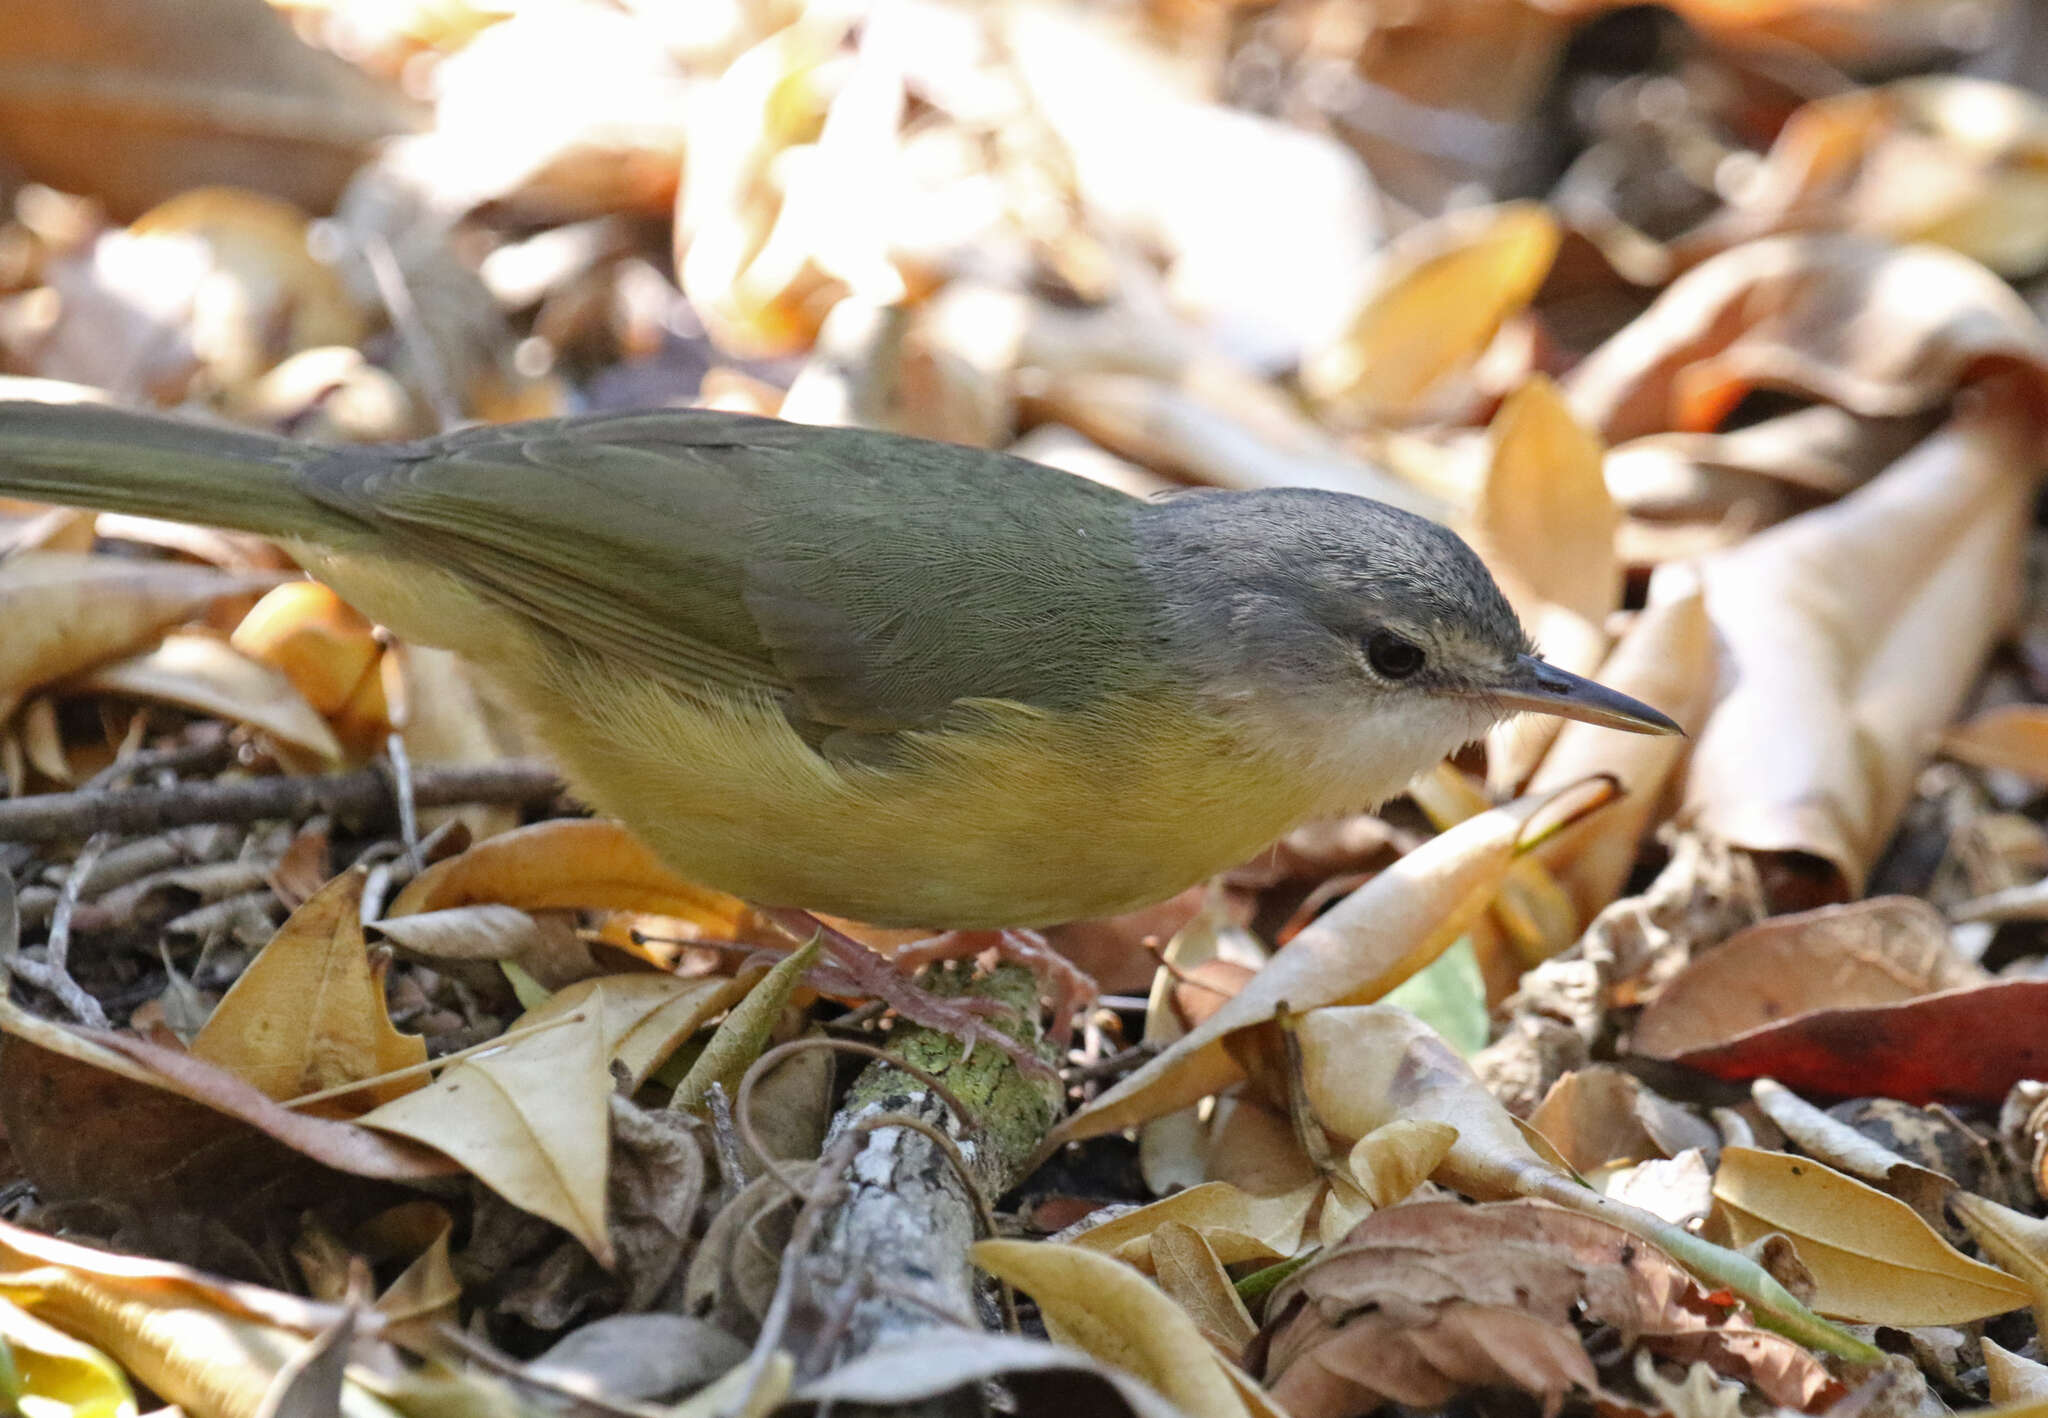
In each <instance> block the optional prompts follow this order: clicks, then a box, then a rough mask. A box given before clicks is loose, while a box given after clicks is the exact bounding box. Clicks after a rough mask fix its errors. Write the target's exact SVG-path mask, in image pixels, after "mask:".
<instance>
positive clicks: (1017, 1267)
mask: <svg viewBox="0 0 2048 1418" xmlns="http://www.w3.org/2000/svg"><path fill="white" fill-rule="evenodd" d="M968 1254H969V1255H970V1256H971V1257H972V1258H973V1260H974V1263H975V1264H976V1265H978V1266H980V1267H981V1268H982V1269H983V1270H985V1271H987V1272H988V1273H989V1274H991V1275H993V1276H995V1277H996V1278H997V1279H998V1280H1004V1281H1007V1282H1009V1283H1010V1284H1012V1285H1014V1286H1016V1287H1017V1288H1018V1289H1020V1290H1022V1291H1024V1292H1025V1293H1027V1294H1029V1295H1030V1296H1031V1298H1032V1299H1033V1300H1036V1301H1037V1302H1038V1308H1039V1312H1040V1313H1041V1314H1042V1315H1043V1316H1044V1317H1045V1327H1046V1333H1047V1334H1048V1335H1050V1336H1051V1338H1052V1340H1053V1342H1054V1343H1056V1344H1070V1345H1072V1346H1073V1347H1074V1348H1076V1349H1079V1350H1081V1351H1082V1352H1083V1353H1087V1354H1092V1355H1093V1356H1094V1357H1096V1358H1097V1359H1100V1360H1101V1361H1102V1362H1103V1363H1105V1364H1108V1365H1111V1366H1112V1367H1114V1368H1118V1369H1121V1370H1123V1371H1124V1372H1125V1373H1129V1374H1134V1375H1136V1376H1137V1377H1138V1378H1140V1379H1143V1380H1144V1381H1145V1382H1146V1383H1148V1384H1150V1385H1151V1386H1152V1387H1153V1388H1155V1389H1157V1390H1158V1391H1159V1393H1160V1394H1161V1396H1163V1397H1164V1398H1165V1399H1166V1400H1167V1401H1168V1402H1170V1403H1172V1404H1174V1405H1175V1406H1176V1407H1177V1408H1179V1409H1180V1410H1181V1411H1183V1412H1184V1413H1186V1414H1188V1415H1189V1418H1246V1416H1247V1415H1248V1414H1250V1413H1251V1412H1252V1410H1251V1409H1250V1408H1249V1407H1248V1406H1247V1405H1246V1403H1245V1401H1244V1398H1243V1397H1242V1396H1241V1394H1240V1390H1239V1387H1238V1385H1237V1384H1236V1383H1235V1382H1233V1381H1232V1379H1231V1378H1230V1376H1229V1374H1228V1372H1227V1370H1228V1368H1229V1366H1228V1365H1226V1364H1225V1363H1224V1362H1223V1361H1222V1360H1220V1359H1218V1358H1217V1357H1216V1355H1215V1352H1214V1351H1213V1350H1211V1349H1210V1347H1209V1344H1208V1342H1207V1341H1206V1340H1204V1339H1203V1338H1202V1334H1201V1331H1200V1330H1198V1329H1196V1328H1195V1325H1194V1321H1192V1320H1191V1319H1189V1318H1188V1316H1187V1315H1186V1314H1185V1313H1183V1312H1182V1310H1181V1308H1180V1307H1179V1306H1178V1305H1176V1304H1174V1303H1173V1301H1171V1300H1169V1299H1168V1298H1167V1297H1166V1296H1165V1294H1164V1293H1162V1292H1161V1291H1160V1289H1159V1288H1158V1287H1157V1286H1156V1285H1154V1284H1153V1283H1152V1282H1151V1281H1149V1280H1147V1279H1146V1278H1145V1277H1144V1276H1142V1275H1140V1274H1138V1272H1137V1271H1135V1270H1133V1269H1131V1268H1130V1267H1129V1266H1127V1265H1124V1264H1122V1263H1120V1262H1118V1261H1114V1260H1111V1259H1109V1257H1107V1256H1104V1255H1099V1254H1097V1253H1096V1252H1094V1251H1091V1250H1085V1249H1083V1248H1081V1247H1079V1246H1062V1245H1057V1244H1055V1243H1053V1242H1050V1241H977V1242H976V1243H975V1244H974V1247H973V1249H972V1250H971V1251H969V1253H968Z"/></svg>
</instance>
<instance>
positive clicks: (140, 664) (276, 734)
mask: <svg viewBox="0 0 2048 1418" xmlns="http://www.w3.org/2000/svg"><path fill="white" fill-rule="evenodd" d="M65 688H66V689H67V690H70V691H74V692H76V691H84V692H89V693H95V694H118V695H124V696H129V697H133V698H136V699H154V700H160V701H162V702H164V703H166V704H175V705H177V706H179V707H180V708H184V709H196V710H198V711H199V712H200V713H202V714H216V715H219V716H220V717H221V718H223V719H232V720H234V721H235V722H237V723H242V724H247V725H248V726H249V727H250V728H252V729H258V730H261V731H262V732H263V733H265V734H267V735H269V736H270V737H271V738H272V739H274V740H276V741H277V742H278V743H279V744H282V745H284V746H285V747H287V748H295V749H300V750H303V751H304V752H306V753H309V754H311V755H313V756H314V757H315V758H317V759H319V760H321V761H322V762H323V763H330V764H332V763H339V762H340V761H341V760H342V750H341V741H340V740H339V739H337V738H335V736H334V731H333V730H332V729H330V728H329V727H328V726H327V721H326V720H325V719H323V718H321V717H320V715H319V712H318V711H317V710H315V709H314V708H313V706H312V705H310V704H308V703H307V702H306V700H305V696H304V695H302V694H300V693H299V691H298V690H297V689H295V688H293V686H292V682H291V681H290V680H288V679H286V678H285V677H284V676H283V675H282V674H279V673H278V672H277V671H276V670H274V669H272V668H271V667H270V666H268V665H263V664H258V663H257V662H256V661H254V660H252V659H249V658H248V657H247V656H245V655H243V654H241V653H239V652H238V651H236V650H235V649H234V648H233V647H232V646H230V645H229V644H228V643H227V642H226V641H225V640H217V639H215V638H214V637H213V636H211V635H199V634H189V635H167V636H165V637H164V640H163V643H162V644H160V645H158V646H157V647H156V648H155V649H154V650H147V651H144V652H143V653H142V654H140V655H133V656H130V657H129V658H128V659H125V660H117V661H115V662H114V663H112V664H109V665H101V666H99V667H98V668H97V669H93V670H88V671H87V672H86V673H84V674H82V675H79V676H77V677H76V678H74V679H71V680H68V681H67V682H66V684H65Z"/></svg>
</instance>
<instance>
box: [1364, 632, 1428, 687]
mask: <svg viewBox="0 0 2048 1418" xmlns="http://www.w3.org/2000/svg"><path fill="white" fill-rule="evenodd" d="M1424 658H1425V657H1424V655H1423V653H1422V647H1421V646H1420V645H1417V644H1416V643H1415V642H1414V641H1412V640H1403V639H1402V638H1401V637H1400V636H1398V635H1396V634H1394V633H1393V632H1392V631H1388V630H1382V631H1380V632H1379V633H1378V634H1377V635H1375V636H1373V637H1372V639H1370V640H1368V641H1366V642H1365V662H1366V663H1367V664H1369V665H1371V666H1372V668H1373V673H1374V674H1377V675H1379V676H1381V677H1382V678H1384V679H1407V678H1409V677H1410V676H1412V675H1414V674H1415V673H1416V672H1417V671H1418V670H1420V669H1421V668H1422V662H1423V660H1424Z"/></svg>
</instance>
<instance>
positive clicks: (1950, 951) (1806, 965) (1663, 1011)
mask: <svg viewBox="0 0 2048 1418" xmlns="http://www.w3.org/2000/svg"><path fill="white" fill-rule="evenodd" d="M1984 978H1985V977H1984V972H1983V971H1981V970H1979V969H1978V968H1976V967H1975V966H1974V965H1971V964H1970V963H1969V962H1968V961H1966V960H1964V959H1962V958H1961V957H1960V956H1959V955H1957V954H1956V951H1955V947H1954V946H1953V945H1952V944H1951V943H1950V941H1949V934H1948V924H1947V922H1945V921H1943V920H1942V918H1941V914H1940V913H1939V912H1938V911H1936V910H1935V909H1934V908H1933V907H1932V906H1929V905H1928V904H1927V903H1926V902H1924V901H1922V900H1920V899H1919V898H1917V897H1912V896H1881V897H1877V898H1875V899H1872V900H1869V901H1857V902H1853V903H1851V904H1849V905H1846V906H1823V907H1821V908H1819V909H1818V910H1813V911H1801V912H1797V913H1794V914H1792V915H1786V916H1774V917H1772V918H1771V919H1769V920H1767V921H1760V922H1758V923H1757V924H1756V925H1754V926H1751V927H1749V928H1748V929H1746V930H1742V931H1738V932H1736V934H1734V935H1732V936H1730V937H1729V938H1728V939H1727V940H1726V941H1724V942H1722V943H1721V944H1720V945H1718V946H1716V947H1715V948H1714V949H1713V950H1711V951H1708V952H1706V953H1704V954H1702V955H1699V956H1697V957H1696V958H1695V959H1693V961H1692V962H1691V963H1690V964H1688V965H1687V966H1686V967H1685V968H1684V969H1683V970H1682V971H1680V972H1679V974H1678V975H1677V976H1676V977H1675V978H1674V979H1673V980H1671V982H1670V983H1669V984H1667V985H1665V986H1664V988H1663V989H1662V990H1660V991H1659V992H1658V993H1657V995H1656V996H1655V997H1654V998H1653V999H1652V1000H1651V1001H1650V1003H1649V1005H1648V1007H1646V1008H1645V1009H1644V1010H1643V1012H1642V1013H1641V1014H1640V1015H1638V1016H1637V1018H1636V1023H1635V1028H1634V1029H1633V1030H1632V1031H1631V1032H1630V1035H1629V1050H1630V1052H1631V1053H1637V1054H1642V1055H1645V1056H1647V1057H1649V1058H1654V1059H1667V1058H1675V1057H1677V1056H1678V1055H1680V1054H1683V1053H1686V1052H1688V1051H1690V1050H1692V1049H1698V1048H1705V1047H1707V1046H1709V1045H1712V1044H1718V1043H1722V1042H1724V1041H1725V1040H1728V1039H1731V1038H1733V1037H1734V1036H1735V1035H1737V1034H1740V1033H1742V1032H1744V1031H1745V1030H1749V1029H1755V1028H1758V1027H1760V1026H1762V1025H1765V1024H1772V1023H1775V1022H1777V1021H1778V1020H1781V1019H1786V1018H1789V1017H1791V1016H1792V1015H1795V1014H1802V1013H1805V1012H1806V1011H1808V1010H1813V1009H1838V1008H1850V1007H1854V1006H1856V1005H1870V1004H1894V1003H1897V1002H1898V1001H1900V1000H1907V999H1915V998H1917V997H1919V996H1920V995H1929V994H1934V993H1936V992H1938V991H1941V990H1952V989H1960V988H1962V987H1963V986H1966V985H1974V984H1978V983H1981V982H1982V981H1983V979H1984Z"/></svg>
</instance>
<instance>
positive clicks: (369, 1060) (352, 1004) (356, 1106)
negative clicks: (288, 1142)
mask: <svg viewBox="0 0 2048 1418" xmlns="http://www.w3.org/2000/svg"><path fill="white" fill-rule="evenodd" d="M367 878H368V872H367V871H366V870H365V869H363V868H361V867H356V868H353V869H351V870H349V871H346V872H343V873H342V874H341V875H340V876H338V877H336V878H334V880H332V881H330V882H328V883H327V885H326V886H324V887H322V888H321V889H320V891H318V892H317V893H315V895H314V896H313V897H312V899H311V900H309V901H307V902H306V904H305V905H303V906H301V907H299V909H298V910H296V911H294V912H293V913H292V916H291V919H290V920H288V921H286V922H285V923H284V925H283V926H282V927H281V928H280V929H279V930H278V932H277V934H276V935H275V936H274V937H272V938H271V941H270V944H268V945H266V946H265V947H264V948H263V949H262V950H261V951H260V952H258V954H257V956H256V958H255V959H254V960H252V961H250V962H249V965H248V968H247V969H245V970H244V971H243V972H242V974H241V977H240V978H239V979H237V980H236V981H235V983H234V984H233V986H231V987H230V988H229V990H228V992H227V994H226V995H225V996H223V997H222V999H221V1002H220V1004H219V1005H218V1006H217V1007H216V1008H215V1009H214V1011H213V1014H212V1016H211V1017H209V1018H208V1019H207V1021H206V1027H205V1028H203V1029H201V1030H200V1031H199V1035H198V1037H197V1038H195V1039H193V1041H192V1055H193V1057H194V1058H198V1059H202V1060H204V1061H206V1062H208V1063H212V1064H217V1065H219V1066H220V1067H221V1068H224V1069H226V1070H227V1071H228V1072H230V1073H232V1074H234V1075H235V1076H236V1077H237V1078H240V1079H242V1080H244V1081H246V1082H248V1083H252V1084H254V1085H255V1086H256V1087H257V1088H258V1089H260V1090H261V1091H262V1092H263V1093H264V1094H266V1095H268V1096H269V1097H272V1098H275V1099H277V1100H278V1101H280V1102H283V1101H286V1100H289V1099H292V1098H296V1097H298V1096H299V1095H301V1094H304V1093H318V1092H322V1091H325V1090H327V1089H330V1088H333V1087H335V1086H337V1085H339V1084H344V1083H356V1082H359V1081H361V1080H363V1079H366V1078H372V1077H375V1076H376V1075H378V1074H383V1073H390V1072H392V1071H394V1070H397V1069H404V1068H412V1067H414V1066H416V1065H419V1064H423V1063H425V1062H426V1060H427V1041H426V1040H425V1039H423V1038H421V1037H420V1036H419V1035H417V1034H401V1033H400V1032H398V1030H397V1029H396V1028H394V1027H393V1026H392V1023H391V1016H390V1014H389V1013H388V1012H387V1011H386V1009H385V1005H384V987H383V982H382V980H381V978H380V975H381V972H378V973H373V972H372V971H371V969H370V959H369V945H368V943H367V942H366V941H365V940H364V939H363V927H362V905H363V884H364V882H365V881H366V880H367ZM423 1086H425V1080H424V1079H423V1078H420V1077H419V1076H418V1075H412V1076H409V1077H406V1078H396V1079H391V1080H388V1081H386V1082H383V1083H376V1084H371V1085H369V1086H367V1087H365V1088H363V1089H362V1090H361V1091H360V1092H354V1093H350V1094H347V1095H346V1096H345V1097H343V1098H338V1099H335V1100H333V1103H332V1104H330V1105H329V1108H328V1110H326V1111H328V1115H329V1116H338V1117H346V1116H353V1115H355V1114H359V1113H364V1112H367V1111H369V1109H370V1108H371V1107H373V1106H375V1105H376V1104H378V1103H383V1102H388V1101H390V1100H391V1099H393V1098H398V1097H402V1096H403V1095H405V1094H407V1093H410V1092H411V1091H413V1090H414V1089H416V1088H420V1087H423ZM337 1105H338V1106H337Z"/></svg>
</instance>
